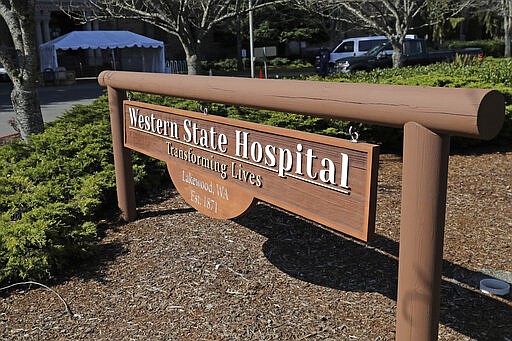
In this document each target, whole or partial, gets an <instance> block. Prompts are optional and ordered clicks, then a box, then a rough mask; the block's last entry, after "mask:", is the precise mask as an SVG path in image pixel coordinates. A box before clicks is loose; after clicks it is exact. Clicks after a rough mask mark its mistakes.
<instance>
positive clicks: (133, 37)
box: [39, 31, 165, 72]
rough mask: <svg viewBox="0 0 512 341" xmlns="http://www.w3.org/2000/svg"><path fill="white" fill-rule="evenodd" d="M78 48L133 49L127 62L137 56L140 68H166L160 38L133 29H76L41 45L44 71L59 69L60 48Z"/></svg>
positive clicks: (150, 69)
mask: <svg viewBox="0 0 512 341" xmlns="http://www.w3.org/2000/svg"><path fill="white" fill-rule="evenodd" d="M78 49H103V50H104V49H111V50H112V53H113V51H114V49H134V52H133V53H132V55H131V56H129V57H125V58H126V59H127V61H131V60H132V59H133V58H135V59H138V62H139V63H138V64H139V67H140V68H141V69H140V70H137V71H146V72H164V70H165V57H164V43H163V42H161V41H158V40H154V39H151V38H148V37H145V36H142V35H140V34H136V33H133V32H130V31H73V32H70V33H67V34H65V35H63V36H60V37H58V38H56V39H53V40H50V41H48V42H46V43H44V44H41V45H40V46H39V58H40V62H41V71H43V70H44V69H47V68H51V69H53V70H55V69H57V68H58V66H59V65H58V60H57V50H78ZM140 62H142V64H140ZM127 64H129V62H128V63H127ZM128 68H129V67H128ZM133 71H135V70H133Z"/></svg>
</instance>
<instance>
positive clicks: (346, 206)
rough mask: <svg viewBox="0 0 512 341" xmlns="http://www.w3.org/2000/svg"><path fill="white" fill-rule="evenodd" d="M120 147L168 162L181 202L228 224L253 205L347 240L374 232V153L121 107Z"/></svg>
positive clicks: (307, 136) (365, 147)
mask: <svg viewBox="0 0 512 341" xmlns="http://www.w3.org/2000/svg"><path fill="white" fill-rule="evenodd" d="M123 109H124V110H123V112H124V127H125V128H124V141H125V147H127V148H130V149H133V150H137V151H139V152H141V153H144V154H147V155H150V156H152V157H155V158H157V159H160V160H162V161H164V162H166V164H167V167H168V170H169V173H170V175H171V178H172V181H173V183H174V185H175V186H176V188H177V190H178V191H179V193H180V194H181V195H182V196H183V198H184V199H185V200H186V201H187V202H188V203H189V204H190V205H191V206H192V207H194V208H195V209H197V210H198V211H200V212H202V213H204V214H206V215H208V216H210V217H214V218H220V219H229V218H233V217H237V216H239V215H241V214H243V213H244V212H246V211H247V210H248V209H249V208H250V207H251V206H252V205H253V204H254V203H255V202H256V201H257V200H262V201H265V202H268V203H270V204H273V205H275V206H278V207H281V208H283V209H285V210H287V211H289V212H292V213H295V214H298V215H301V216H303V217H305V218H308V219H310V220H313V221H316V222H318V223H320V224H323V225H325V226H327V227H329V228H332V229H334V230H337V231H340V232H343V233H346V234H348V235H350V236H353V237H356V238H359V239H362V240H365V241H366V240H368V238H369V237H370V236H371V234H372V233H373V230H374V221H375V202H376V182H377V168H378V146H376V145H372V144H367V143H354V142H351V141H347V140H342V139H338V138H332V137H326V136H321V135H316V134H311V133H305V132H300V131H294V130H289V129H283V128H277V127H270V126H265V125H261V124H255V123H249V122H244V121H238V120H232V119H228V118H224V117H219V116H211V115H203V114H201V113H197V112H191V111H185V110H179V109H173V108H167V107H162V106H155V105H151V104H145V103H138V102H131V101H124V108H123Z"/></svg>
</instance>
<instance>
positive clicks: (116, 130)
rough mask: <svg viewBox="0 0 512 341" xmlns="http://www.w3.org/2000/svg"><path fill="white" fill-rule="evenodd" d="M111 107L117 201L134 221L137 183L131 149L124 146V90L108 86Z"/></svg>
mask: <svg viewBox="0 0 512 341" xmlns="http://www.w3.org/2000/svg"><path fill="white" fill-rule="evenodd" d="M107 91H108V103H109V107H110V125H111V128H112V146H113V149H114V166H115V170H116V187H117V201H118V206H119V209H120V210H121V218H122V219H123V220H124V221H127V222H130V221H134V220H135V219H136V217H137V210H136V205H135V184H134V179H133V167H132V159H131V155H132V154H131V151H130V149H128V148H125V147H124V130H123V100H125V99H126V92H125V91H124V90H116V89H114V88H112V87H110V86H109V87H107Z"/></svg>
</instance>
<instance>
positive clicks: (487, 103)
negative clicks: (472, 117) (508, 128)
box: [477, 90, 505, 140]
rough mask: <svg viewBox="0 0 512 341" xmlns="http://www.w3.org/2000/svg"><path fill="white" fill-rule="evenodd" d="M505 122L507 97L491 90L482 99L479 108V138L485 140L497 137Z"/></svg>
mask: <svg viewBox="0 0 512 341" xmlns="http://www.w3.org/2000/svg"><path fill="white" fill-rule="evenodd" d="M504 121H505V97H504V96H503V94H502V93H501V92H499V91H496V90H491V91H489V92H487V93H486V94H485V96H484V97H483V98H482V100H481V102H480V106H479V108H478V119H477V129H478V137H479V138H481V139H483V140H490V139H492V138H494V137H496V135H498V133H499V132H500V130H501V127H502V126H503V122H504Z"/></svg>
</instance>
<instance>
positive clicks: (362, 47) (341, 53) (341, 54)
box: [329, 36, 388, 63]
mask: <svg viewBox="0 0 512 341" xmlns="http://www.w3.org/2000/svg"><path fill="white" fill-rule="evenodd" d="M387 41H388V40H387V38H386V37H384V36H373V37H357V38H348V39H344V40H343V41H342V42H341V43H339V44H338V46H336V48H335V49H334V50H332V52H331V56H330V58H329V62H330V63H334V62H336V61H337V60H338V59H340V58H345V57H354V56H360V55H362V54H365V53H366V52H368V51H369V50H371V49H372V48H373V47H375V46H377V45H381V44H383V43H387Z"/></svg>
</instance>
